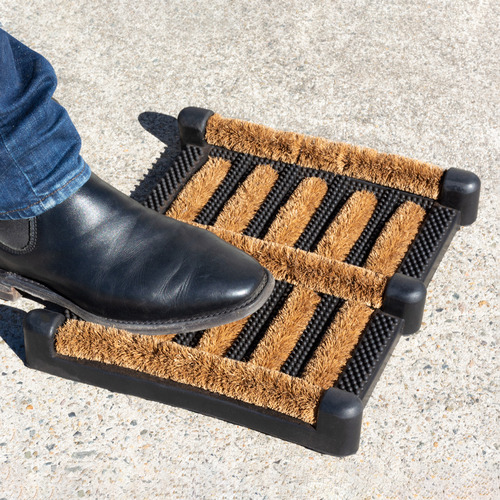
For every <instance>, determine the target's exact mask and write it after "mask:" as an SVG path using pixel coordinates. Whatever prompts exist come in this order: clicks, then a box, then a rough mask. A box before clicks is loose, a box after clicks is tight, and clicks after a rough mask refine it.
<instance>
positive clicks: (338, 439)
mask: <svg viewBox="0 0 500 500" xmlns="http://www.w3.org/2000/svg"><path fill="white" fill-rule="evenodd" d="M362 418H363V403H362V402H361V400H360V399H359V398H358V397H357V396H356V395H355V394H353V393H351V392H347V391H343V390H342V389H337V388H336V387H332V388H330V389H328V390H327V391H326V392H325V394H324V395H323V398H322V399H321V402H320V404H319V408H318V417H317V420H316V430H317V432H318V434H319V435H320V436H325V438H327V439H328V441H329V451H330V452H333V453H334V454H335V455H336V456H339V457H344V456H347V455H352V454H354V453H356V452H357V451H358V448H359V439H360V436H361V422H362Z"/></svg>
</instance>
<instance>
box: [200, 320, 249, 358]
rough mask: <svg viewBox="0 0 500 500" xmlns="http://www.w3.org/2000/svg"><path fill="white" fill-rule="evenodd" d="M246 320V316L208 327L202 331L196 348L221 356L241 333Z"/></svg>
mask: <svg viewBox="0 0 500 500" xmlns="http://www.w3.org/2000/svg"><path fill="white" fill-rule="evenodd" d="M247 321H248V317H247V318H243V319H240V320H239V321H235V322H234V323H227V324H225V325H220V326H215V327H214V328H209V329H208V330H206V331H205V332H204V333H203V336H202V337H201V339H200V341H199V343H198V345H197V349H201V350H202V351H205V352H209V353H211V354H216V355H218V356H223V355H224V354H226V351H227V350H228V349H229V348H230V347H231V345H232V344H233V342H234V341H235V340H236V338H237V337H238V335H239V334H240V333H241V330H243V327H244V326H245V324H246V322H247Z"/></svg>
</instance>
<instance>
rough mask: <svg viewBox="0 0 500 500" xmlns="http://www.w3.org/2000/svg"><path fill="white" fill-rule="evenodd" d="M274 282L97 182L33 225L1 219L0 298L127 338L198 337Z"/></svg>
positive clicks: (234, 316) (238, 256)
mask: <svg viewBox="0 0 500 500" xmlns="http://www.w3.org/2000/svg"><path fill="white" fill-rule="evenodd" d="M273 283H274V280H273V278H272V276H271V274H270V273H269V272H268V271H266V270H265V269H264V268H263V267H261V266H260V264H258V263H257V261H255V260H254V259H253V258H252V257H250V256H248V255H247V254H245V253H243V252H242V251H240V250H238V249H237V248H235V247H233V246H231V245H229V244H227V243H225V242H224V241H222V240H221V239H219V238H218V237H216V236H215V235H213V234H211V233H210V232H208V231H205V230H203V229H198V228H195V227H192V226H190V225H188V224H184V223H182V222H178V221H176V220H173V219H170V218H167V217H165V216H163V215H160V214H158V213H156V212H154V211H152V210H149V209H147V208H145V207H143V206H141V205H140V204H139V203H137V202H135V201H134V200H132V199H130V198H129V197H127V196H125V195H124V194H123V193H121V192H119V191H117V190H116V189H114V188H113V187H111V186H110V185H109V184H107V183H105V182H104V181H102V180H101V179H99V178H98V177H97V176H95V175H93V174H92V176H91V177H90V179H89V181H88V182H87V183H86V184H85V185H84V186H83V187H82V188H81V189H80V190H79V191H77V192H76V193H75V194H74V195H72V196H71V197H70V198H68V199H67V200H66V201H64V202H63V203H61V204H60V205H57V206H56V207H54V208H52V209H50V210H48V211H47V212H45V213H43V214H42V215H40V216H38V217H35V218H33V219H24V220H15V221H0V298H3V299H7V300H14V299H15V298H16V297H18V296H19V293H18V291H21V292H26V293H28V294H29V295H31V296H34V297H38V298H41V299H43V300H46V301H49V302H52V303H55V304H58V305H60V306H63V307H65V308H67V309H69V310H70V311H73V312H74V313H75V314H76V315H78V316H79V317H81V318H83V319H85V320H87V321H91V322H95V323H100V324H103V325H106V326H115V327H117V328H123V329H126V330H129V331H131V332H136V333H144V334H166V333H180V332H187V331H195V330H202V329H205V328H210V327H213V326H217V325H220V324H224V323H229V322H232V321H236V320H238V319H241V318H243V317H245V316H248V315H250V314H251V313H253V312H254V311H256V310H257V309H258V308H259V307H260V306H261V305H263V303H264V302H265V300H266V299H267V297H268V296H269V294H270V293H271V291H272V289H273Z"/></svg>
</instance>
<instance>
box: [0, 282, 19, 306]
mask: <svg viewBox="0 0 500 500" xmlns="http://www.w3.org/2000/svg"><path fill="white" fill-rule="evenodd" d="M20 298H21V294H20V293H19V292H18V291H17V290H16V289H15V288H14V287H13V286H12V285H8V284H5V283H0V299H2V300H9V301H10V302H15V301H16V300H17V299H20Z"/></svg>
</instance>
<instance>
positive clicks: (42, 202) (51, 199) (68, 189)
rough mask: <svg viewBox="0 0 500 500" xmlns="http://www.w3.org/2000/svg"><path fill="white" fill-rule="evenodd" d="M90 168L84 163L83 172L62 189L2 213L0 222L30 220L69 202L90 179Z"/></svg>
mask: <svg viewBox="0 0 500 500" xmlns="http://www.w3.org/2000/svg"><path fill="white" fill-rule="evenodd" d="M90 173H91V172H90V167H89V166H88V165H87V164H86V163H85V162H84V164H83V167H82V168H81V170H80V171H79V172H78V173H77V174H76V175H74V176H73V177H72V178H71V179H70V180H69V181H67V182H66V183H64V184H63V185H62V186H61V187H59V188H57V189H55V190H54V191H52V192H50V193H49V194H47V195H45V196H43V197H42V198H40V199H39V200H38V201H37V202H35V203H32V204H31V205H28V206H26V207H21V208H16V209H13V210H8V211H6V212H0V220H2V219H3V220H8V219H30V218H32V217H36V216H38V215H41V214H42V213H44V212H46V211H47V210H49V209H51V208H53V207H55V206H56V205H59V204H60V203H62V202H63V201H65V200H67V199H68V198H69V197H70V196H71V195H72V194H74V193H76V191H78V190H79V189H80V188H81V187H82V186H83V185H84V184H85V183H86V182H87V181H88V180H89V178H90Z"/></svg>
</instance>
